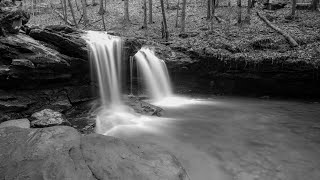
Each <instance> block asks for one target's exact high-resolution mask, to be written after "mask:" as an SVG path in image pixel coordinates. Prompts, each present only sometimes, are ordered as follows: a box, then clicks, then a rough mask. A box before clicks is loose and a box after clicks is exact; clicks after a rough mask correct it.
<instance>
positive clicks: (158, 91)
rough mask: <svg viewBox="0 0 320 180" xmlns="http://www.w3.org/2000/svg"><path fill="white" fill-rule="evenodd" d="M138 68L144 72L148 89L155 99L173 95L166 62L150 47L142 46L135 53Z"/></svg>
mask: <svg viewBox="0 0 320 180" xmlns="http://www.w3.org/2000/svg"><path fill="white" fill-rule="evenodd" d="M135 59H136V63H137V66H138V68H137V69H138V70H139V71H141V72H142V75H143V77H142V79H143V80H144V82H145V84H146V86H147V90H148V92H149V94H150V96H151V98H152V99H153V100H157V101H159V100H161V99H164V98H166V97H170V96H172V88H171V84H170V79H169V73H168V70H167V66H166V63H165V62H164V61H163V60H161V59H159V58H157V57H156V55H155V54H154V52H153V51H152V50H150V49H149V48H141V49H140V50H139V51H138V52H137V53H136V55H135Z"/></svg>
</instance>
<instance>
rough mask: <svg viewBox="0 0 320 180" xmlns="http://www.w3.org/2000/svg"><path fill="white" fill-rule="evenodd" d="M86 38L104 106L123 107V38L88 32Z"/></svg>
mask: <svg viewBox="0 0 320 180" xmlns="http://www.w3.org/2000/svg"><path fill="white" fill-rule="evenodd" d="M84 38H85V39H86V41H87V43H88V45H89V48H90V61H91V68H92V72H95V74H93V76H94V77H95V79H97V81H98V84H99V93H100V98H101V102H102V105H103V106H105V107H109V106H113V107H117V106H119V105H121V104H122V102H121V87H120V86H121V83H120V82H121V62H122V61H121V60H122V58H121V53H122V41H121V38H119V37H115V36H110V35H108V34H106V33H102V32H97V31H88V33H87V35H86V36H85V37H84Z"/></svg>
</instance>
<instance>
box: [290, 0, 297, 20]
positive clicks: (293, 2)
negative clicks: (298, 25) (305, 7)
mask: <svg viewBox="0 0 320 180" xmlns="http://www.w3.org/2000/svg"><path fill="white" fill-rule="evenodd" d="M296 6H297V0H292V8H291V17H292V18H294V17H295V15H296Z"/></svg>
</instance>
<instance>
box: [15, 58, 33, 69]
mask: <svg viewBox="0 0 320 180" xmlns="http://www.w3.org/2000/svg"><path fill="white" fill-rule="evenodd" d="M11 64H12V65H14V66H22V67H28V68H32V69H34V68H35V66H34V64H33V63H32V62H31V61H30V60H28V59H13V60H12V63H11Z"/></svg>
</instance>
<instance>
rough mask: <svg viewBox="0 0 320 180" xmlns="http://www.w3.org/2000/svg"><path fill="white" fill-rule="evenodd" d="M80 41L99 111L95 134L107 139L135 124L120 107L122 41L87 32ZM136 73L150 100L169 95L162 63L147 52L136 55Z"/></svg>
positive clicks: (132, 115) (127, 109)
mask: <svg viewBox="0 0 320 180" xmlns="http://www.w3.org/2000/svg"><path fill="white" fill-rule="evenodd" d="M83 39H85V40H86V42H87V44H88V47H89V51H90V52H89V54H90V62H91V75H92V76H93V80H95V81H96V82H97V83H98V86H99V94H100V99H101V105H102V106H101V108H100V109H99V110H97V114H96V115H97V118H96V132H97V133H100V134H105V135H108V134H110V133H112V131H113V130H114V129H116V128H117V127H120V126H122V127H123V126H128V125H135V124H139V122H138V121H137V119H138V116H137V115H136V114H135V113H134V112H133V109H131V108H130V107H128V106H126V105H124V103H123V101H122V98H121V96H122V93H121V84H122V83H121V82H122V81H121V80H122V79H121V73H122V68H121V67H122V65H123V64H122V40H121V38H119V37H115V36H110V35H108V34H107V33H103V32H97V31H88V32H87V33H86V34H85V35H84V36H83ZM135 60H136V64H137V70H139V71H140V70H141V73H139V74H142V75H143V77H144V78H143V79H145V81H146V84H147V88H148V89H149V91H150V93H151V97H152V99H155V100H161V99H162V98H165V97H168V96H170V95H171V94H172V90H171V86H170V83H169V75H168V71H167V67H166V64H165V63H164V61H162V60H160V59H158V58H157V57H156V56H155V54H154V53H153V52H152V51H151V50H150V49H147V48H142V49H141V50H140V51H139V52H138V53H137V54H136V55H135ZM129 62H130V80H131V84H130V92H131V94H132V93H133V91H132V89H133V85H132V81H133V78H132V76H133V64H134V59H133V57H132V58H130V61H129Z"/></svg>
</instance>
